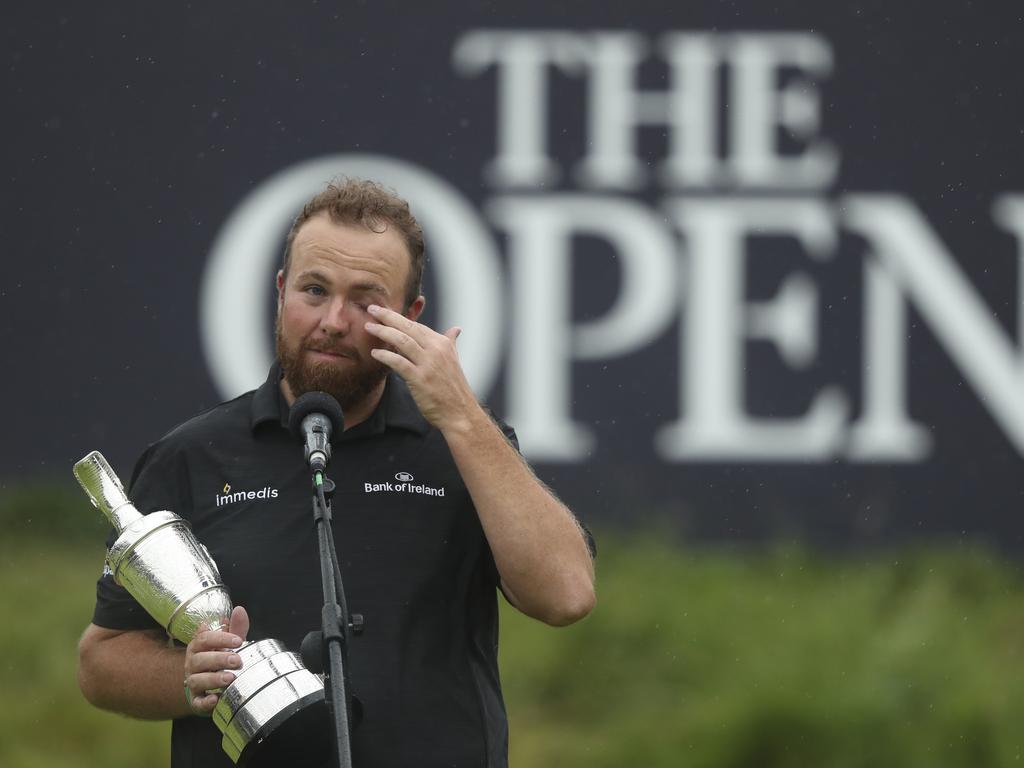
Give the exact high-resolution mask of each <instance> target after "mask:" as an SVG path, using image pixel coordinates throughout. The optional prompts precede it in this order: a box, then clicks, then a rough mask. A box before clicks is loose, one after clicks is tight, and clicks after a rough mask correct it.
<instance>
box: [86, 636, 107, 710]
mask: <svg viewBox="0 0 1024 768" xmlns="http://www.w3.org/2000/svg"><path fill="white" fill-rule="evenodd" d="M99 646H100V641H98V640H97V639H96V638H94V637H90V636H89V632H88V631H87V632H86V634H85V635H83V637H82V639H81V641H80V642H79V643H78V675H77V678H78V690H80V691H81V692H82V696H83V697H84V698H85V700H86V701H87V702H89V703H90V704H92V705H93V706H94V707H98V708H99V709H105V710H108V711H115V709H114V702H112V701H111V700H110V695H109V692H108V691H107V690H106V689H105V687H104V685H103V681H104V675H103V673H102V670H101V668H102V655H103V649H102V648H100V647H99Z"/></svg>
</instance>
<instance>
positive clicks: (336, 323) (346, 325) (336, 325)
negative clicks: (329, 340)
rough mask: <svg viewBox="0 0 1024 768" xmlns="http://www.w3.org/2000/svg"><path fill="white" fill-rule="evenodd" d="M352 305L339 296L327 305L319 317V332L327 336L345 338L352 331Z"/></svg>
mask: <svg viewBox="0 0 1024 768" xmlns="http://www.w3.org/2000/svg"><path fill="white" fill-rule="evenodd" d="M352 309H353V306H352V303H351V302H346V301H345V300H344V299H343V298H341V297H340V296H337V297H335V298H333V299H331V301H330V302H328V303H327V305H326V307H325V309H324V313H323V315H322V316H321V317H320V330H322V331H323V332H324V333H326V334H327V335H329V336H345V335H346V334H348V332H349V331H350V330H351V329H352Z"/></svg>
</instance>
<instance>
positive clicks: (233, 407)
mask: <svg viewBox="0 0 1024 768" xmlns="http://www.w3.org/2000/svg"><path fill="white" fill-rule="evenodd" d="M254 394H255V391H250V392H246V393H245V394H243V395H239V396H238V397H236V398H234V399H233V400H227V401H225V402H223V403H218V404H217V405H214V406H212V407H210V408H207V409H206V410H205V411H201V412H200V413H197V414H196V415H195V416H192V417H191V418H189V419H187V420H186V421H183V422H182V423H180V424H178V425H176V426H174V427H172V428H171V429H170V430H169V431H168V432H167V433H166V434H164V435H163V436H162V437H160V438H159V439H158V440H156V441H155V442H153V443H151V444H150V445H149V446H147V447H146V450H145V451H144V452H143V453H142V455H141V456H140V457H139V460H138V462H136V465H135V471H134V472H133V475H132V484H133V485H134V483H135V480H136V479H137V478H138V476H139V474H140V473H141V472H142V471H143V470H144V469H145V468H146V467H148V466H152V465H163V466H166V465H167V464H175V463H181V462H182V461H183V460H184V459H185V458H186V457H187V456H188V455H190V454H192V453H193V452H195V451H198V450H202V449H203V448H204V447H206V446H209V445H210V444H211V443H216V442H221V441H222V440H224V438H226V437H227V436H229V435H237V434H239V433H240V432H241V431H242V430H249V429H251V423H252V422H251V419H252V399H253V396H254Z"/></svg>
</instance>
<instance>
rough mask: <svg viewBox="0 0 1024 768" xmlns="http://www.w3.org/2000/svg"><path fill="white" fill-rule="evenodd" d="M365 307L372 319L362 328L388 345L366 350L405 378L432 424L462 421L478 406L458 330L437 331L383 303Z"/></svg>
mask: <svg viewBox="0 0 1024 768" xmlns="http://www.w3.org/2000/svg"><path fill="white" fill-rule="evenodd" d="M368 311H369V313H370V315H371V316H372V317H373V318H374V321H375V322H370V323H367V324H366V330H367V332H368V333H370V334H372V335H373V336H376V337H377V338H378V339H380V340H381V341H383V342H385V343H387V344H388V347H387V348H377V349H373V350H371V352H370V354H371V355H373V357H374V359H375V360H378V361H379V362H381V363H383V364H384V365H386V366H388V367H389V368H391V369H392V370H393V371H395V373H397V374H398V375H399V376H401V377H402V378H403V379H404V380H405V383H406V384H408V385H409V391H410V392H411V393H412V396H413V398H414V399H415V400H416V405H417V406H419V409H420V412H421V413H422V414H423V416H424V418H426V419H427V421H429V422H430V423H431V424H433V425H434V426H435V427H437V428H438V429H440V430H441V431H445V430H446V429H449V428H455V427H459V426H464V425H465V424H466V422H467V418H468V416H469V415H470V414H471V413H472V412H473V410H472V409H474V408H478V405H477V400H476V396H475V395H474V394H473V390H472V389H470V386H469V382H468V381H466V375H465V374H464V373H463V371H462V365H461V364H460V363H459V354H458V351H457V350H456V348H455V340H456V339H457V338H458V337H459V334H460V333H462V329H461V328H449V329H448V330H447V331H445V332H444V333H438V332H437V331H434V330H432V329H430V328H428V327H427V326H425V325H422V324H421V323H417V322H415V321H413V320H410V319H409V318H407V317H405V316H404V315H401V314H399V313H398V312H394V311H392V310H390V309H387V308H386V307H381V306H377V305H376V304H372V305H370V307H369V308H368Z"/></svg>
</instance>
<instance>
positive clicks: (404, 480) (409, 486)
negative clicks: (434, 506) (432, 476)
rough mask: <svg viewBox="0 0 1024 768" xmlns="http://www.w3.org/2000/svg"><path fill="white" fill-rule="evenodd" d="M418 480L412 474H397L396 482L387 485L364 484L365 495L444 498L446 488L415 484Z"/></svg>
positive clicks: (389, 482)
mask: <svg viewBox="0 0 1024 768" xmlns="http://www.w3.org/2000/svg"><path fill="white" fill-rule="evenodd" d="M415 479H416V478H415V477H413V476H412V473H411V472H396V473H395V481H394V482H391V481H390V480H388V481H387V482H386V483H363V491H364V492H365V493H414V494H416V495H418V496H439V497H440V496H444V491H445V489H444V486H443V485H440V486H437V487H434V486H431V485H427V484H426V483H423V482H419V483H416V482H413V481H414V480H415Z"/></svg>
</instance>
